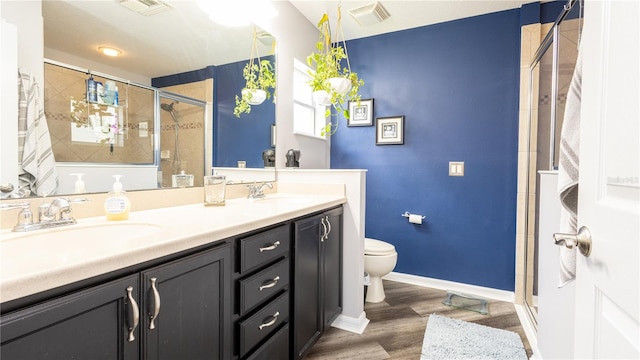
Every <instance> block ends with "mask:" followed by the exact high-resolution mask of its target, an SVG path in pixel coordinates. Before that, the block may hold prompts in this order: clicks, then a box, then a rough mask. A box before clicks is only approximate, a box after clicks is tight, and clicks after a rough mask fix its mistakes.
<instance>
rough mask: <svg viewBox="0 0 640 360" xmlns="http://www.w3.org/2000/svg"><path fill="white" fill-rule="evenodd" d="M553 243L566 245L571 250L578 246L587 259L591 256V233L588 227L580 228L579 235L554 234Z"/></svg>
mask: <svg viewBox="0 0 640 360" xmlns="http://www.w3.org/2000/svg"><path fill="white" fill-rule="evenodd" d="M553 241H554V242H555V243H556V245H560V246H562V245H564V246H566V247H567V248H569V249H573V247H574V246H577V247H578V250H580V253H581V254H582V255H584V256H585V257H589V255H591V233H590V232H589V229H587V227H586V226H582V227H580V229H579V230H578V233H577V234H563V233H555V234H553Z"/></svg>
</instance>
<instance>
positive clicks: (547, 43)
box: [522, 0, 578, 329]
mask: <svg viewBox="0 0 640 360" xmlns="http://www.w3.org/2000/svg"><path fill="white" fill-rule="evenodd" d="M576 3H578V0H568V1H567V3H566V4H565V5H564V8H563V10H562V12H561V13H560V15H559V16H558V18H557V19H556V21H555V22H554V23H553V25H552V27H551V30H549V32H548V33H547V35H546V36H545V38H544V40H543V41H542V42H541V44H540V46H539V47H538V49H537V51H536V52H535V55H534V57H533V60H532V62H531V64H530V65H529V84H528V85H529V89H528V104H529V109H528V119H527V121H528V132H527V134H528V137H527V148H526V151H527V154H528V156H526V159H527V160H526V167H525V169H526V170H525V179H526V181H525V182H524V183H525V184H526V185H525V193H526V194H527V196H525V197H524V212H525V214H524V218H523V223H524V234H525V236H524V241H525V244H524V259H525V262H526V263H525V266H524V277H523V278H524V286H523V287H522V291H523V292H524V294H522V299H523V303H524V305H525V306H524V309H525V313H526V315H527V317H528V318H529V322H530V323H531V325H532V326H533V327H534V328H536V329H537V326H538V319H537V318H538V315H537V310H536V305H535V304H533V303H530V301H529V300H532V299H530V297H529V294H528V293H527V289H528V288H529V286H528V285H529V284H528V276H527V275H528V274H527V273H528V268H529V257H530V256H531V254H530V253H529V252H530V244H529V236H530V235H532V238H533V239H534V241H535V242H536V243H537V241H538V239H537V234H536V232H535V228H534V229H533V233H531V227H532V226H535V221H534V223H533V224H531V223H530V221H529V220H530V213H529V212H530V211H531V208H530V203H529V202H530V201H529V199H530V196H529V195H530V194H532V188H533V190H534V192H533V194H534V195H535V196H536V199H538V197H539V194H537V192H536V191H535V188H536V187H537V185H536V184H537V171H538V170H537V166H536V174H533V178H532V174H531V164H532V156H531V153H532V152H531V145H532V137H533V134H534V131H535V134H536V136H535V138H537V132H538V129H537V128H536V129H533V126H532V124H533V122H534V119H533V113H534V111H533V109H534V101H538V98H539V94H538V93H535V94H534V92H536V89H537V90H539V86H534V81H536V84H537V85H539V83H540V80H539V69H540V68H539V67H538V66H539V65H540V61H541V60H542V59H543V57H544V56H545V55H546V54H547V51H549V50H551V51H552V65H551V67H552V71H551V95H550V97H551V109H550V119H549V121H550V134H549V166H548V169H547V170H557V169H556V167H555V158H556V148H555V138H556V134H557V131H558V129H556V124H557V122H556V121H557V98H558V69H559V41H558V39H559V26H560V24H561V23H562V21H563V20H564V19H565V18H566V17H567V15H568V14H569V13H570V12H571V10H572V9H573V6H574V5H575V4H576ZM536 67H538V78H535V74H536ZM536 109H538V108H537V107H536ZM536 114H538V111H536ZM537 120H538V119H536V124H537ZM537 210H538V208H537V207H536V208H535V210H534V211H537ZM534 219H535V218H534ZM530 233H531V234H530ZM534 249H535V248H534ZM532 259H533V260H532V261H537V259H535V258H534V257H533V256H532ZM530 296H531V297H533V291H532V293H531V294H530Z"/></svg>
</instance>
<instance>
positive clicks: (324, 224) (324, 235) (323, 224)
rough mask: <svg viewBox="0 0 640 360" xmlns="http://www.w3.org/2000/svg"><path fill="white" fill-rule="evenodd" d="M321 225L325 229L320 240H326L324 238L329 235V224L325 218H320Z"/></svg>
mask: <svg viewBox="0 0 640 360" xmlns="http://www.w3.org/2000/svg"><path fill="white" fill-rule="evenodd" d="M320 225H322V229H323V230H324V232H323V233H322V235H321V236H320V242H324V239H325V237H326V236H327V224H326V223H325V222H324V218H322V219H320Z"/></svg>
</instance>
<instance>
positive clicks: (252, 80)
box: [233, 28, 276, 117]
mask: <svg viewBox="0 0 640 360" xmlns="http://www.w3.org/2000/svg"><path fill="white" fill-rule="evenodd" d="M256 38H257V36H256V30H255V28H254V29H253V44H252V46H251V58H250V59H249V62H248V63H247V64H246V65H245V66H244V68H243V69H242V77H243V78H244V80H245V86H244V89H243V91H242V93H241V94H240V96H238V95H236V107H235V108H234V109H233V114H234V115H235V116H236V117H240V115H241V114H245V113H246V114H249V113H251V105H252V104H254V102H253V100H254V99H253V97H254V95H255V93H254V91H255V90H263V91H264V92H265V94H266V99H270V98H271V96H272V94H271V90H273V91H275V88H276V76H275V73H274V68H273V64H272V63H271V61H269V60H267V59H260V54H259V53H258V46H257V43H256ZM254 55H255V56H254Z"/></svg>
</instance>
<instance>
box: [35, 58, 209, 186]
mask: <svg viewBox="0 0 640 360" xmlns="http://www.w3.org/2000/svg"><path fill="white" fill-rule="evenodd" d="M45 79H46V80H47V81H46V82H45V90H44V93H45V102H44V111H45V114H46V118H47V123H48V127H49V130H50V136H51V139H52V144H53V146H52V150H53V154H54V156H55V158H56V168H57V169H58V173H59V175H60V174H63V176H59V184H58V193H59V194H60V193H63V194H64V193H70V192H71V191H73V192H77V190H76V189H75V187H74V183H75V180H76V179H77V176H84V180H85V184H86V186H85V188H86V191H88V192H102V191H109V190H110V189H111V175H124V180H123V182H124V183H125V184H126V185H125V186H126V189H129V190H131V189H149V188H155V187H185V186H201V185H202V177H203V175H204V154H205V152H204V151H202V149H204V148H205V146H204V143H205V141H204V139H205V134H204V129H205V122H206V119H205V113H206V112H205V105H206V101H204V100H199V99H196V98H191V97H188V96H187V95H191V96H194V97H198V98H205V97H206V96H207V93H210V92H211V91H210V90H207V89H211V83H210V81H209V82H193V83H189V84H185V85H182V86H177V87H173V88H171V89H168V90H173V91H176V92H179V93H181V94H177V93H170V92H168V91H164V90H163V91H158V90H157V89H153V88H150V87H146V86H141V85H134V84H131V83H130V82H128V81H125V80H117V79H114V78H110V77H109V76H108V75H98V74H89V73H88V70H84V71H83V70H81V69H71V68H69V67H67V66H65V65H63V64H60V63H56V64H52V63H46V64H45ZM107 89H111V90H107ZM156 93H158V94H159V97H158V96H157V95H156ZM156 98H158V99H159V101H160V102H159V103H158V102H156ZM158 109H159V110H158ZM155 114H158V115H159V119H156V115H155ZM165 114H166V115H165ZM158 121H159V122H158ZM156 135H159V136H160V139H159V140H160V141H159V142H158V141H157V140H158V139H157V136H156ZM181 136H182V137H183V138H184V137H186V139H187V141H184V140H183V142H180V137H181ZM157 144H160V145H162V146H163V149H166V150H163V151H162V152H160V157H161V158H162V161H159V160H158V159H157V158H156V156H155V154H156V153H157V149H158V146H157ZM158 164H159V166H158ZM77 174H79V175H77ZM67 175H68V176H67ZM179 178H189V179H190V180H189V181H188V182H184V181H182V182H179V181H177V179H179Z"/></svg>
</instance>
